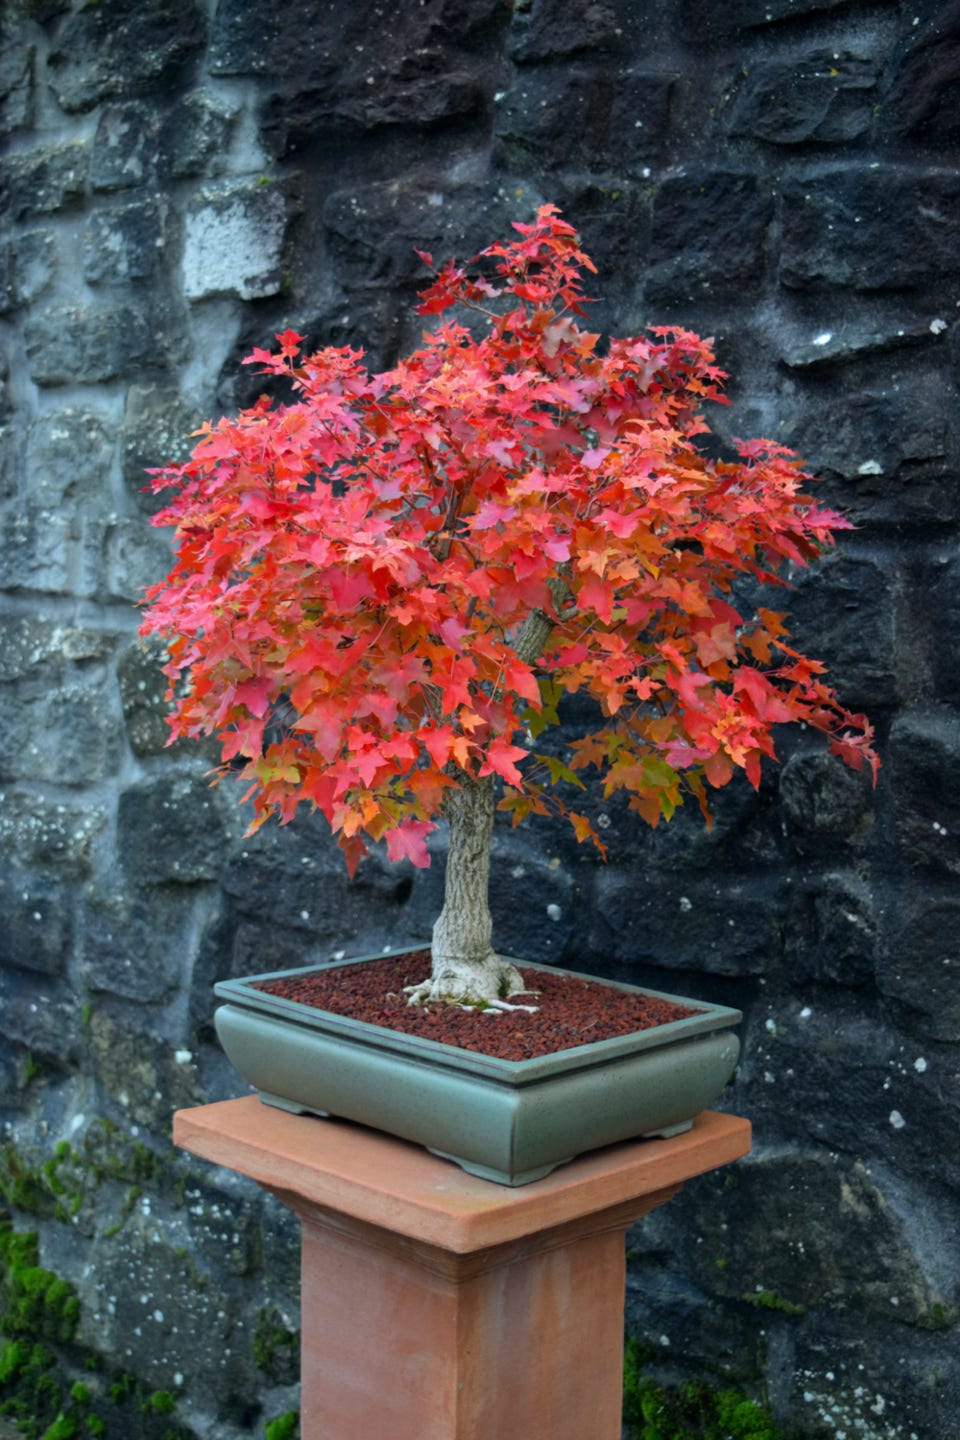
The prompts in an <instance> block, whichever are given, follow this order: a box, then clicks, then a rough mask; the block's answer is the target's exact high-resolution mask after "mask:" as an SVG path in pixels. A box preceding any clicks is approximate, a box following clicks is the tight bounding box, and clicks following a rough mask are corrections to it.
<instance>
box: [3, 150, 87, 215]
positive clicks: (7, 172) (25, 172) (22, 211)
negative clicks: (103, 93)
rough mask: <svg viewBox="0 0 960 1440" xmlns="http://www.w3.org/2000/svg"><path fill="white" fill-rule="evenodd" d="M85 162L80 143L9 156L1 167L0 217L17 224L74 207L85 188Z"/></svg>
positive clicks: (85, 155) (84, 152) (85, 152)
mask: <svg viewBox="0 0 960 1440" xmlns="http://www.w3.org/2000/svg"><path fill="white" fill-rule="evenodd" d="M88 161H89V156H88V153H87V146H86V144H85V143H84V142H83V141H80V140H73V141H70V142H69V143H68V144H66V145H56V146H51V147H45V148H43V149H37V150H29V151H26V152H25V153H23V154H21V155H11V156H8V158H7V159H6V160H5V161H4V162H3V166H2V168H0V214H6V215H7V217H8V219H9V220H13V221H17V220H23V219H24V218H25V217H26V216H29V215H52V214H53V213H54V212H55V211H58V210H65V209H67V208H68V207H70V206H73V205H77V204H78V203H79V202H80V201H81V199H82V197H83V193H84V191H85V189H86V184H87V165H88Z"/></svg>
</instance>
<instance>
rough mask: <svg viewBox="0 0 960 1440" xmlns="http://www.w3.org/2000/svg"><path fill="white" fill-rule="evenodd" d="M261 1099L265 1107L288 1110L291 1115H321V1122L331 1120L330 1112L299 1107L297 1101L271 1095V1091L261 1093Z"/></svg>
mask: <svg viewBox="0 0 960 1440" xmlns="http://www.w3.org/2000/svg"><path fill="white" fill-rule="evenodd" d="M259 1094H260V1099H261V1100H262V1101H263V1103H264V1105H272V1106H274V1108H275V1109H277V1110H286V1111H287V1112H288V1113H289V1114H290V1115H319V1117H320V1119H321V1120H329V1118H330V1111H329V1110H314V1109H312V1108H311V1107H310V1106H309V1105H299V1104H298V1103H297V1101H296V1100H284V1098H283V1096H282V1095H271V1093H270V1091H269V1090H261V1091H260V1092H259Z"/></svg>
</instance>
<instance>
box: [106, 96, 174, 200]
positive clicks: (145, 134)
mask: <svg viewBox="0 0 960 1440" xmlns="http://www.w3.org/2000/svg"><path fill="white" fill-rule="evenodd" d="M157 131H158V125H157V119H156V116H155V114H154V112H153V111H152V110H150V109H149V108H148V107H147V106H145V105H140V104H138V103H137V102H136V101H131V102H130V103H128V104H121V105H104V107H103V109H102V110H101V111H100V118H99V120H98V121H97V129H96V133H95V135H94V138H93V153H92V155H91V156H90V184H91V186H92V187H93V189H94V190H106V191H110V190H128V189H130V188H131V186H135V185H142V184H143V183H144V182H145V181H146V180H148V179H149V178H150V176H151V174H152V172H153V168H154V165H155V164H156V159H157V143H158V142H157Z"/></svg>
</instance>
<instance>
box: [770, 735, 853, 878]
mask: <svg viewBox="0 0 960 1440" xmlns="http://www.w3.org/2000/svg"><path fill="white" fill-rule="evenodd" d="M780 798H781V800H782V802H783V811H784V815H785V817H786V820H787V824H788V826H789V830H788V833H789V837H790V841H791V843H792V844H793V845H795V846H796V848H797V850H798V851H799V852H800V854H802V855H815V856H817V857H818V858H823V857H824V856H825V855H828V854H830V853H831V851H836V850H839V851H841V852H846V851H848V850H851V849H852V850H854V851H862V850H863V849H864V848H865V846H866V845H868V844H869V842H870V840H871V839H872V836H873V809H872V805H871V799H872V796H871V791H870V787H869V784H868V783H867V782H866V781H865V780H864V777H863V776H862V775H857V774H856V773H855V772H854V771H852V770H850V769H848V768H847V767H846V766H845V765H843V764H842V763H841V762H840V761H839V760H838V759H836V758H835V757H834V756H832V755H828V754H826V753H825V751H824V750H817V751H809V752H801V753H799V754H796V755H792V756H791V757H790V758H789V759H788V760H787V761H786V763H785V764H784V766H783V769H782V771H781V772H780Z"/></svg>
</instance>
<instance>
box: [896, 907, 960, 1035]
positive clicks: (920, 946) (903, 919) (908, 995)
mask: <svg viewBox="0 0 960 1440" xmlns="http://www.w3.org/2000/svg"><path fill="white" fill-rule="evenodd" d="M958 926H960V901H958V898H957V894H956V888H955V882H954V883H953V887H952V888H951V886H950V885H949V884H947V885H946V886H945V885H944V884H943V882H942V881H941V882H938V883H925V884H923V885H922V886H919V887H910V888H909V889H908V888H907V887H903V889H902V890H901V892H900V894H899V895H898V897H897V905H896V908H895V912H894V914H893V915H892V916H891V917H890V920H889V927H888V937H887V940H886V942H885V944H884V947H883V953H882V955H881V960H880V964H879V966H878V970H877V984H878V985H879V987H880V990H881V992H882V993H883V994H884V995H886V996H887V997H888V998H889V999H890V1000H891V1001H893V1002H895V1005H896V1009H897V1014H898V1016H899V1017H900V1018H901V1019H903V1020H904V1022H905V1023H906V1024H907V1025H908V1026H909V1028H910V1029H911V1031H913V1032H914V1033H915V1034H917V1035H920V1036H922V1037H926V1038H928V1039H933V1040H946V1041H951V1042H953V1043H954V1044H955V1043H956V1042H957V1041H958V1040H960V994H958V991H960V987H958V984H957V975H958V972H960V949H958V946H957V935H958V934H960V929H958Z"/></svg>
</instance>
